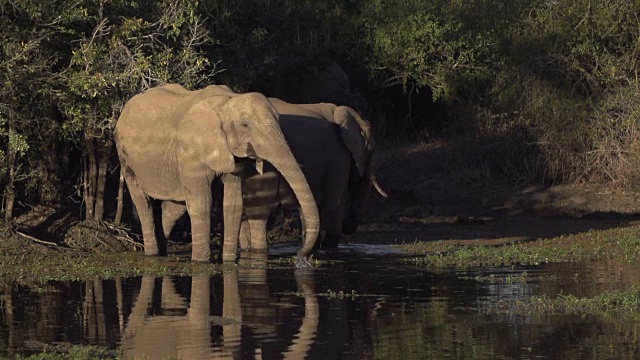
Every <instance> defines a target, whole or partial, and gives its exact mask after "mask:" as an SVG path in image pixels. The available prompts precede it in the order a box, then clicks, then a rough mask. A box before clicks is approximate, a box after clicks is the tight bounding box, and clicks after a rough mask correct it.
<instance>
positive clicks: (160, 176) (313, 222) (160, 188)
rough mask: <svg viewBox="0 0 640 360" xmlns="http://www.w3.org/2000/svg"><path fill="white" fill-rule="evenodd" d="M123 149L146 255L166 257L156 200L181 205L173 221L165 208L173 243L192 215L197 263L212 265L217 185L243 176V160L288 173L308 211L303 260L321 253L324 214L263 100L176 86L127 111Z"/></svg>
mask: <svg viewBox="0 0 640 360" xmlns="http://www.w3.org/2000/svg"><path fill="white" fill-rule="evenodd" d="M116 145H117V149H118V154H119V157H120V161H121V164H122V167H123V169H124V170H125V171H124V174H125V179H126V180H127V185H128V186H129V189H130V192H131V197H132V199H133V202H134V204H135V206H136V209H137V211H138V214H139V216H140V222H141V224H142V230H143V238H144V244H145V253H146V254H148V255H156V254H158V253H159V249H158V242H157V239H156V237H155V228H154V223H153V215H152V211H151V206H150V202H149V198H154V199H158V200H162V201H165V202H169V203H171V204H173V205H171V206H167V207H166V208H167V209H169V208H171V211H166V214H165V211H164V209H165V206H164V204H163V220H162V222H163V226H164V233H165V235H168V234H169V233H170V230H171V229H170V228H171V227H172V226H173V224H175V220H176V219H177V218H178V217H179V216H180V215H182V213H184V210H185V209H186V211H188V213H189V215H190V218H191V231H192V244H193V245H192V248H193V252H192V260H198V261H208V260H209V259H210V255H211V254H210V248H209V241H210V211H211V202H212V199H211V182H212V180H213V178H214V177H215V176H218V175H221V174H229V173H233V172H234V171H236V170H237V169H238V166H237V165H236V160H237V159H238V158H251V159H256V160H258V161H260V160H266V161H268V162H270V163H272V164H273V165H274V166H275V167H276V169H278V171H280V173H281V174H282V175H283V177H284V178H285V179H286V180H287V182H288V183H289V185H290V186H291V188H292V189H293V191H294V193H295V195H296V197H297V198H298V201H299V202H300V205H301V215H302V216H301V217H302V219H303V223H304V224H305V230H306V231H305V239H304V245H303V247H302V249H301V250H300V252H299V255H301V256H304V257H306V256H307V255H308V254H309V253H310V252H311V250H312V249H313V246H314V244H315V242H316V239H317V236H318V227H319V219H318V210H317V207H316V205H315V201H314V199H313V195H312V193H311V190H310V188H309V185H308V183H307V181H306V179H305V177H304V175H303V173H302V171H301V169H300V166H299V165H298V163H297V162H296V159H295V158H294V156H293V154H292V153H291V150H290V149H289V147H288V145H287V142H286V141H285V139H284V136H283V134H282V131H281V129H280V127H279V123H278V112H277V111H276V109H275V108H274V107H273V105H272V104H271V103H270V102H269V100H268V99H267V98H266V97H264V96H263V95H261V94H258V93H247V94H242V95H237V94H234V93H233V92H231V91H230V90H229V89H228V88H226V87H208V88H205V89H202V90H197V91H188V90H186V89H184V88H183V87H182V86H179V85H176V84H170V85H165V86H161V87H157V88H153V89H150V90H148V91H146V92H144V93H142V94H139V95H137V96H135V97H133V98H132V99H131V100H130V101H129V102H128V103H127V104H126V105H125V107H124V109H123V111H122V115H121V116H120V119H119V120H118V123H117V125H116ZM181 204H183V205H181ZM181 206H182V207H181ZM236 241H237V240H236ZM225 251H227V252H231V251H233V253H232V254H226V253H224V252H225ZM235 251H236V249H235V247H233V248H231V247H229V248H227V247H225V250H223V258H231V257H233V258H235Z"/></svg>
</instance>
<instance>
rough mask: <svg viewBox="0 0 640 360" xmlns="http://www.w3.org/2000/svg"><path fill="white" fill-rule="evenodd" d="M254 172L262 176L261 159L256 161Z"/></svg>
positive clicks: (262, 163) (262, 162) (262, 165)
mask: <svg viewBox="0 0 640 360" xmlns="http://www.w3.org/2000/svg"><path fill="white" fill-rule="evenodd" d="M256 171H257V172H258V174H260V175H262V174H263V173H264V161H262V159H260V158H257V159H256Z"/></svg>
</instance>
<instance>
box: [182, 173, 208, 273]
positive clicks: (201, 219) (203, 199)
mask: <svg viewBox="0 0 640 360" xmlns="http://www.w3.org/2000/svg"><path fill="white" fill-rule="evenodd" d="M185 188H186V190H187V191H186V194H187V196H186V198H187V211H188V212H189V217H190V218H191V260H192V261H209V260H210V259H211V248H210V243H211V183H210V182H207V181H204V180H201V179H199V180H196V181H193V182H191V183H190V182H188V181H186V182H185Z"/></svg>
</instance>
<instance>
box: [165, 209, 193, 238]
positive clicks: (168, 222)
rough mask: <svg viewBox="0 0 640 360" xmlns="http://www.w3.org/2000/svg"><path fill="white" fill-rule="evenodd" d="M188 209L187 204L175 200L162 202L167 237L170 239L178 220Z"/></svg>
mask: <svg viewBox="0 0 640 360" xmlns="http://www.w3.org/2000/svg"><path fill="white" fill-rule="evenodd" d="M186 211H187V205H186V204H183V203H179V202H175V201H164V202H162V230H163V232H164V237H165V239H167V240H168V239H169V236H170V235H171V230H173V227H174V226H175V225H176V222H177V221H178V219H180V217H181V216H182V215H184V213H185V212H186Z"/></svg>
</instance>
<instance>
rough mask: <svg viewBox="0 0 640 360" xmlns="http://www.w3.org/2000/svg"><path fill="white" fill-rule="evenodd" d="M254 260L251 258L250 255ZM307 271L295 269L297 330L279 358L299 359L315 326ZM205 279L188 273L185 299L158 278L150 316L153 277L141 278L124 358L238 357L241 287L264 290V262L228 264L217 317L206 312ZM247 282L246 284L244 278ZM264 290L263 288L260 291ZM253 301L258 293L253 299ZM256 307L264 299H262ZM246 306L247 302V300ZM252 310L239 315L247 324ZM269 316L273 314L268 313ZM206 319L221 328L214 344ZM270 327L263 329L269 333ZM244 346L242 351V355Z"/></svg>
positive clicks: (208, 287)
mask: <svg viewBox="0 0 640 360" xmlns="http://www.w3.org/2000/svg"><path fill="white" fill-rule="evenodd" d="M251 261H252V264H255V262H256V259H251ZM311 275H312V274H311V273H306V274H305V273H302V272H300V271H298V272H296V281H297V283H298V288H299V291H301V292H302V293H303V294H304V297H305V316H304V319H303V321H302V325H301V326H300V328H299V330H298V333H297V334H296V335H295V337H294V340H293V341H292V343H291V345H290V346H289V347H288V349H287V350H286V351H285V352H284V353H283V354H282V356H283V357H284V358H290V359H299V358H304V357H305V356H306V354H307V353H308V351H309V349H310V347H311V344H312V343H313V339H314V338H315V335H316V332H317V328H318V315H319V311H318V300H317V297H316V295H315V293H314V284H313V278H312V276H311ZM211 281H212V280H211V278H210V277H209V276H208V275H207V276H194V277H193V278H192V280H191V299H190V301H189V303H188V304H187V300H186V299H185V298H184V297H182V296H181V295H179V293H178V292H177V291H176V288H175V286H174V284H173V282H172V281H171V279H170V278H168V277H164V278H162V279H158V283H160V284H161V286H162V290H161V291H160V292H161V312H160V313H161V314H160V315H156V316H150V315H149V312H150V311H149V310H150V309H151V308H152V305H153V293H154V290H155V287H156V278H153V277H143V278H142V284H141V288H140V292H139V294H138V297H137V299H136V301H135V304H134V306H133V308H132V311H131V315H130V316H129V319H128V322H127V325H126V327H125V330H124V335H123V337H122V349H123V353H124V357H125V358H127V359H129V358H134V359H138V358H147V359H162V358H178V359H210V358H216V359H217V358H228V359H240V358H243V357H244V356H243V355H247V353H246V352H247V350H248V349H246V347H249V348H251V345H249V346H246V347H245V349H243V348H242V342H243V341H242V340H243V339H242V326H243V325H242V323H243V310H245V311H247V310H248V309H249V307H248V306H247V307H245V308H244V309H243V306H242V305H243V303H244V301H241V300H244V299H243V298H242V297H241V292H242V293H244V294H246V295H248V297H253V296H254V295H255V294H256V293H255V292H252V291H249V292H247V291H241V287H242V288H243V290H246V287H245V286H246V285H250V286H251V285H255V286H256V287H262V288H263V289H266V269H265V268H264V267H257V268H256V267H255V265H254V266H252V267H248V268H245V267H242V266H239V267H233V268H230V269H225V271H224V273H223V291H224V294H223V295H224V298H223V304H222V318H218V317H212V316H211V315H210V314H211V307H210V306H211V303H210V300H211ZM245 281H247V282H248V283H250V284H248V283H245ZM266 293H268V291H266ZM254 300H258V298H254ZM261 301H262V303H263V304H262V308H261V309H262V310H260V309H258V310H259V311H264V309H265V305H266V304H265V302H266V303H268V299H265V298H262V299H261ZM247 305H251V304H247ZM254 315H255V314H251V313H248V314H245V318H246V319H250V320H251V322H252V323H255V321H253V320H254ZM273 315H274V316H275V315H276V314H273ZM272 319H273V318H272ZM212 324H213V325H218V326H220V325H221V327H222V339H221V342H220V343H219V344H218V342H217V341H215V342H214V339H213V338H212V331H211V329H212ZM263 329H264V327H263ZM275 330H276V329H275V327H274V328H272V329H267V331H271V335H273V333H274V332H275ZM243 351H244V354H243ZM255 356H256V357H257V358H260V357H261V351H260V350H259V349H256V350H255Z"/></svg>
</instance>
